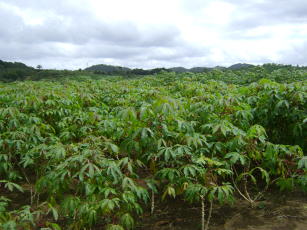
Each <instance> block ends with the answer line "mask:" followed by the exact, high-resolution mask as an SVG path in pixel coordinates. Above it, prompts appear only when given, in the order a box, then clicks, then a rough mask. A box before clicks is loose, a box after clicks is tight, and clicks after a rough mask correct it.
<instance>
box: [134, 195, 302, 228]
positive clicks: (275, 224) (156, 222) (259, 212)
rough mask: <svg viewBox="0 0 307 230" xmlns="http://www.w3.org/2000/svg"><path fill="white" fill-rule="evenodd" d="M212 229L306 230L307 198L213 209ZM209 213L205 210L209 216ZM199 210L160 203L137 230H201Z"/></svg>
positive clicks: (274, 198) (276, 198) (179, 203)
mask: <svg viewBox="0 0 307 230" xmlns="http://www.w3.org/2000/svg"><path fill="white" fill-rule="evenodd" d="M213 208H214V209H213V212H212V218H211V221H210V227H209V229H210V230H307V196H306V195H305V196H304V195H302V194H300V195H298V194H296V195H294V196H291V194H289V195H288V196H283V197H280V196H271V197H269V198H267V200H265V201H260V202H258V203H257V204H256V207H254V208H251V207H250V206H249V204H248V203H247V202H245V201H242V200H239V201H237V202H236V203H234V204H232V205H223V206H220V205H215V206H213ZM207 212H208V210H206V213H207ZM200 220H201V217H200V207H195V206H194V207H193V206H190V205H188V204H186V203H183V202H182V201H178V200H173V201H170V202H168V203H167V204H157V207H156V211H155V213H154V215H153V216H150V215H149V214H145V215H144V217H143V218H142V219H141V221H140V224H139V226H138V227H137V229H138V230H143V229H144V230H174V229H176V230H177V229H178V230H198V229H200Z"/></svg>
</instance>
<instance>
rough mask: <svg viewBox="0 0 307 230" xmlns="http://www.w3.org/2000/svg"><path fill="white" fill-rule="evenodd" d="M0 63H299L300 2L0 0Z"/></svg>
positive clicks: (305, 28)
mask: <svg viewBox="0 0 307 230" xmlns="http://www.w3.org/2000/svg"><path fill="white" fill-rule="evenodd" d="M0 18H1V21H0V59H2V60H6V61H22V62H24V63H26V64H28V65H32V66H36V65H38V64H41V65H42V66H43V67H44V68H57V69H63V68H67V69H78V68H85V67H86V66H90V65H93V64H101V63H105V64H114V65H122V66H128V67H138V68H153V67H162V66H163V67H173V66H184V67H194V66H216V65H224V66H228V65H231V64H233V63H238V62H246V63H253V64H262V63H267V62H277V63H284V64H299V65H307V1H306V0H291V1H289V0H217V1H216V0H39V1H38V0H0Z"/></svg>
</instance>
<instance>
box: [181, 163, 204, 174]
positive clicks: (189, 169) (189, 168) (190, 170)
mask: <svg viewBox="0 0 307 230" xmlns="http://www.w3.org/2000/svg"><path fill="white" fill-rule="evenodd" d="M180 170H181V171H182V172H183V174H184V176H186V177H195V176H196V174H197V173H198V172H199V171H200V169H199V168H198V167H197V166H196V165H193V164H189V165H185V166H182V167H181V168H180Z"/></svg>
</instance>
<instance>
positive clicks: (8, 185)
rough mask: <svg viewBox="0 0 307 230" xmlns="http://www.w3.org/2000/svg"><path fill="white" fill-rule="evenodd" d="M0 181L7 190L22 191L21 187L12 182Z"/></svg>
mask: <svg viewBox="0 0 307 230" xmlns="http://www.w3.org/2000/svg"><path fill="white" fill-rule="evenodd" d="M0 183H4V187H5V188H7V189H8V190H9V191H11V192H12V191H13V190H14V189H17V190H18V191H20V192H23V188H22V187H21V186H20V185H18V184H16V183H13V182H10V181H7V180H0Z"/></svg>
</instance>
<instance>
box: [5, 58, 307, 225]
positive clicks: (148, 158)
mask: <svg viewBox="0 0 307 230" xmlns="http://www.w3.org/2000/svg"><path fill="white" fill-rule="evenodd" d="M0 64H1V63H0ZM14 68H15V70H14V71H15V72H16V71H17V69H26V70H25V71H26V73H20V76H22V77H20V78H19V77H16V76H17V75H16V76H15V77H11V78H10V77H8V75H5V76H4V75H2V80H3V82H2V83H0V226H1V227H0V229H3V230H11V229H30V230H31V229H33V230H34V229H44V230H47V229H50V230H51V229H53V230H59V229H73V230H81V229H106V230H124V229H127V230H130V229H145V228H141V227H140V224H141V223H142V219H143V218H144V217H146V218H153V217H155V215H156V213H157V210H159V209H161V207H162V206H163V205H165V204H169V203H171V202H173V201H174V200H176V202H177V203H179V204H180V206H181V207H190V206H192V207H194V208H195V209H196V210H197V213H199V218H198V219H197V224H196V225H195V226H196V228H195V229H202V230H204V229H210V226H211V225H213V224H214V221H213V220H210V219H211V216H212V213H214V212H215V210H217V209H216V207H219V209H218V210H223V207H228V206H229V205H234V206H235V205H236V202H237V201H239V200H243V201H244V202H246V203H248V204H249V206H250V208H251V209H257V208H259V207H260V206H259V205H260V204H261V203H259V202H260V201H263V200H265V199H269V197H270V196H271V194H278V196H282V195H284V194H289V192H298V193H300V194H305V195H306V192H307V156H306V151H307V70H306V68H304V67H294V66H283V65H276V64H266V65H263V66H248V67H247V68H243V69H241V68H239V69H236V68H235V69H229V68H225V69H223V68H215V69H211V70H208V71H204V72H196V73H195V72H194V73H193V72H180V73H179V72H174V71H166V70H162V71H160V72H157V73H150V74H148V75H144V74H142V75H125V74H122V75H121V74H119V73H117V76H112V74H109V75H108V74H101V73H94V72H91V71H86V70H79V71H66V72H65V71H58V72H56V74H55V75H52V74H50V73H51V72H52V70H49V73H48V70H41V69H34V68H27V67H25V66H19V67H18V68H17V67H16V66H14ZM2 69H4V68H2ZM5 71H7V70H5ZM12 71H13V70H12ZM125 71H126V70H125ZM3 72H4V70H3ZM17 72H18V71H17ZM53 72H54V71H53ZM0 76H1V75H0ZM3 76H4V77H3ZM12 76H13V75H12ZM225 209H226V208H225ZM221 215H222V214H221Z"/></svg>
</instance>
